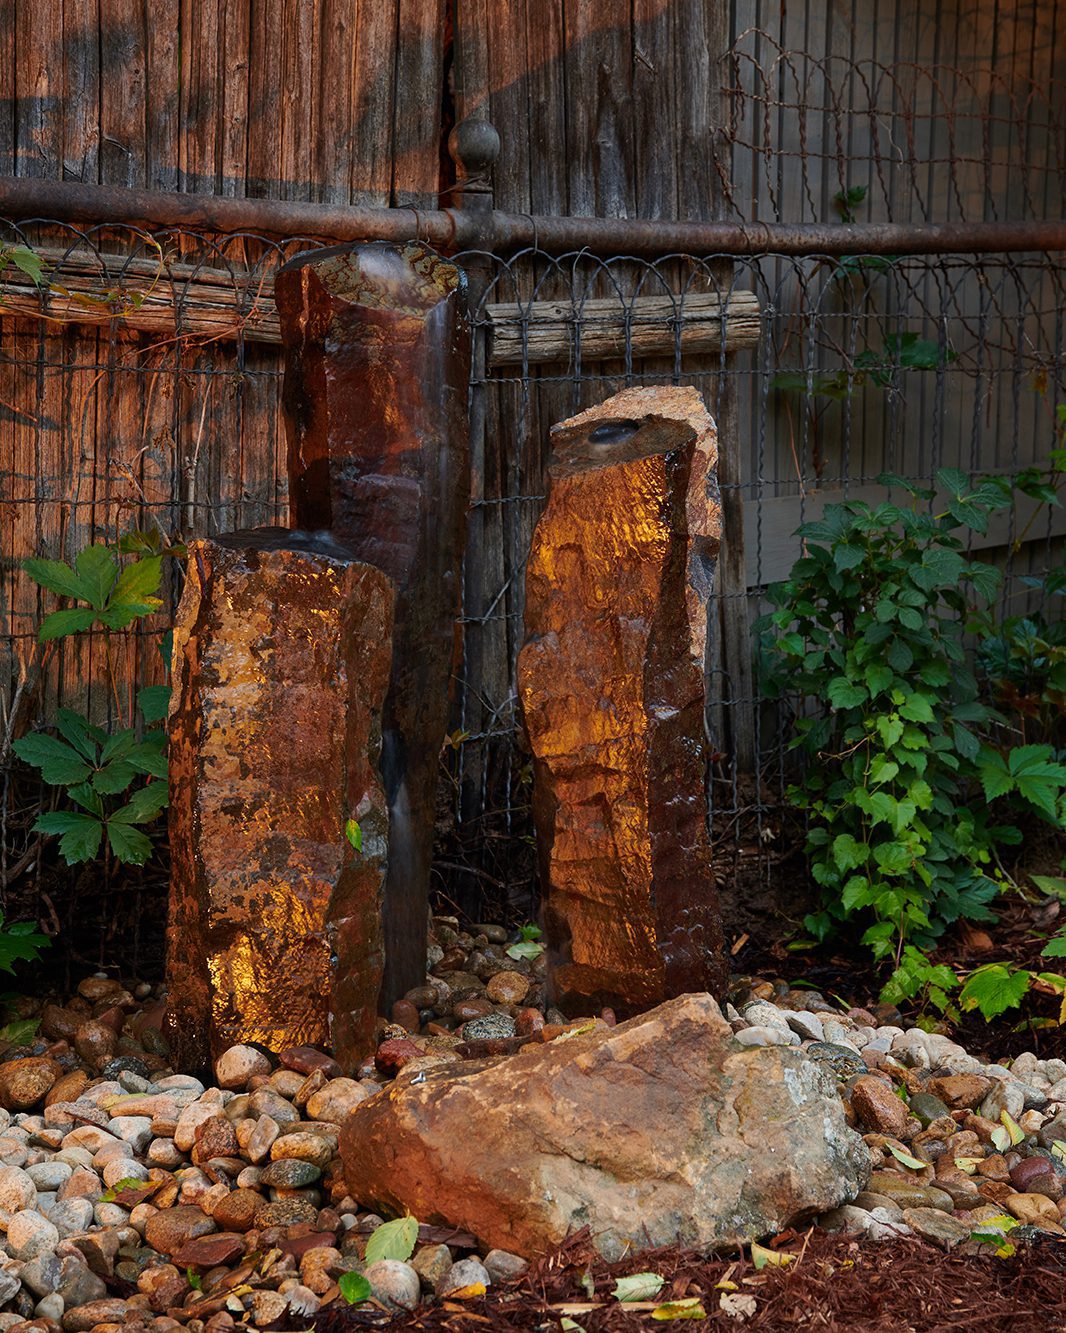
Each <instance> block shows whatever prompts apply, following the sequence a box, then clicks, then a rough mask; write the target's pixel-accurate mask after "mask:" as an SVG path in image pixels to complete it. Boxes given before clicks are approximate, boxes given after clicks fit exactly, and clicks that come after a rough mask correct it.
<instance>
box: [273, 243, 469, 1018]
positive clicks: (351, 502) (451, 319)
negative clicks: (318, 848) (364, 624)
mask: <svg viewBox="0 0 1066 1333" xmlns="http://www.w3.org/2000/svg"><path fill="white" fill-rule="evenodd" d="M274 292H275V298H276V301H277V306H278V312H279V314H280V317H281V330H282V337H283V340H284V342H285V348H286V363H285V391H284V404H285V413H286V426H287V431H288V442H289V487H290V495H291V504H292V521H293V524H294V526H296V527H299V528H328V529H330V530H332V532H333V533H334V535H335V536H336V537H337V539H338V540H339V541H342V542H344V544H345V545H346V546H348V547H350V549H351V550H352V551H353V552H354V554H355V555H356V556H357V558H358V559H360V560H365V561H366V562H367V563H368V564H371V565H375V566H376V567H377V568H379V569H381V570H384V572H385V573H386V574H388V575H389V577H390V578H391V579H392V580H393V582H394V584H395V586H396V589H397V603H396V630H395V637H394V641H393V646H394V656H393V666H392V679H391V685H390V689H389V695H388V698H387V700H386V704H385V715H384V720H383V746H382V776H383V778H384V782H385V789H386V793H387V796H388V803H389V817H390V824H391V830H392V839H391V846H390V849H389V864H388V872H387V873H388V880H387V884H386V891H385V901H386V921H385V932H386V978H385V986H384V994H383V1001H384V1004H385V1009H386V1011H387V1008H388V1006H389V1005H391V1004H392V1003H393V1001H395V1000H397V999H399V998H400V997H401V996H402V995H403V994H404V992H405V991H407V990H409V989H410V988H411V987H412V986H417V985H419V984H420V983H421V981H422V978H423V965H424V960H425V952H426V919H427V904H428V897H429V873H430V857H431V853H432V842H433V830H434V823H435V809H434V806H435V793H436V783H437V771H438V762H439V755H440V747H441V744H442V742H443V739H444V735H445V731H446V729H447V721H448V703H449V682H450V678H451V675H452V670H453V664H454V661H455V650H456V617H457V615H458V611H459V580H460V567H461V560H462V550H463V540H464V533H465V519H466V509H467V504H468V501H469V494H470V479H469V446H468V439H467V414H466V404H467V387H468V378H469V365H470V334H469V327H468V325H467V322H466V316H465V279H464V278H463V275H462V272H461V271H460V270H459V269H458V268H456V267H455V265H454V264H449V263H447V262H446V261H445V260H443V259H441V258H440V256H438V255H437V254H435V253H434V252H433V251H432V250H430V249H428V248H427V247H425V246H422V245H417V244H413V245H407V246H395V245H385V244H376V245H355V246H338V247H336V248H333V249H328V250H318V251H315V252H313V253H311V254H307V255H303V256H300V257H298V258H297V259H295V260H293V261H291V262H290V263H289V264H286V265H285V266H284V268H282V269H281V270H279V272H278V274H277V277H276V279H275V286H274Z"/></svg>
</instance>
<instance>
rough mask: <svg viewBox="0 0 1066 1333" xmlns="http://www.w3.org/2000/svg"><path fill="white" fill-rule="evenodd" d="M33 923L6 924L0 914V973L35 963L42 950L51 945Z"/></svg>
mask: <svg viewBox="0 0 1066 1333" xmlns="http://www.w3.org/2000/svg"><path fill="white" fill-rule="evenodd" d="M51 942H52V941H51V940H50V939H49V938H48V936H47V935H42V934H40V932H39V931H38V930H37V929H36V928H35V927H34V925H33V922H32V921H14V922H12V923H11V924H10V925H7V924H5V922H4V914H3V912H0V972H12V973H13V972H14V970H15V964H16V963H35V962H37V960H38V958H39V957H40V952H41V950H42V949H45V948H47V947H48V945H49V944H51Z"/></svg>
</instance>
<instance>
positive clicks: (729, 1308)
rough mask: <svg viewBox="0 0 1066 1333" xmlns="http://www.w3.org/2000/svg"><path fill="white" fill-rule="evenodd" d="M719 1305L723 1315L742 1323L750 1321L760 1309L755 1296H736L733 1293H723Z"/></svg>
mask: <svg viewBox="0 0 1066 1333" xmlns="http://www.w3.org/2000/svg"><path fill="white" fill-rule="evenodd" d="M718 1304H719V1306H720V1307H721V1310H722V1313H723V1314H725V1315H728V1316H729V1318H730V1319H737V1320H740V1321H741V1322H743V1321H744V1320H745V1319H750V1318H751V1317H752V1315H753V1314H754V1313H755V1311H756V1310H757V1309H758V1308H759V1306H758V1302H757V1301H756V1300H755V1297H754V1296H748V1295H746V1294H743V1293H741V1294H740V1295H737V1296H734V1295H733V1294H732V1293H731V1292H723V1293H722V1296H721V1298H720V1300H719V1302H718Z"/></svg>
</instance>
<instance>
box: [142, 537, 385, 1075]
mask: <svg viewBox="0 0 1066 1333" xmlns="http://www.w3.org/2000/svg"><path fill="white" fill-rule="evenodd" d="M188 569H189V575H188V578H187V580H186V583H185V591H184V594H183V596H182V599H181V605H180V607H179V609H178V614H177V620H176V623H175V627H174V692H173V699H172V703H171V714H170V789H171V801H170V847H171V857H172V872H171V904H170V925H169V950H168V968H169V970H168V1003H169V1006H170V1007H169V1011H168V1030H169V1034H170V1037H171V1041H172V1045H173V1048H174V1050H175V1052H176V1054H177V1057H178V1059H179V1060H180V1061H181V1062H182V1063H184V1064H186V1065H189V1066H192V1067H196V1066H199V1065H202V1064H203V1063H205V1062H206V1057H207V1055H208V1051H207V1049H206V1048H207V1045H208V1044H209V1045H210V1048H211V1050H212V1052H213V1053H214V1054H215V1055H216V1056H221V1055H222V1054H223V1052H224V1051H225V1050H226V1049H227V1048H228V1047H232V1046H234V1045H240V1044H247V1042H249V1041H255V1042H260V1043H262V1044H264V1045H266V1046H268V1047H269V1048H271V1049H272V1050H278V1049H280V1048H281V1047H284V1046H289V1045H294V1044H298V1043H302V1042H310V1043H315V1044H319V1043H320V1044H331V1045H333V1046H334V1048H335V1049H336V1051H337V1053H338V1055H339V1056H340V1057H341V1058H342V1059H343V1060H344V1061H345V1062H346V1063H347V1064H350V1065H352V1067H354V1066H355V1065H356V1064H357V1063H358V1060H359V1058H360V1057H361V1056H364V1055H366V1054H367V1053H368V1052H369V1051H371V1050H372V1049H373V1044H374V1042H373V1037H374V1022H375V1019H376V1015H377V998H378V991H379V989H380V984H381V968H382V933H381V932H382V926H381V896H382V886H383V882H384V866H385V853H386V831H387V816H386V812H385V797H384V792H383V789H382V785H381V779H380V777H379V775H378V769H377V764H378V758H379V750H380V720H379V719H380V710H381V707H382V703H383V700H384V695H385V689H386V686H387V684H388V672H389V663H390V660H391V635H392V606H393V594H392V589H391V587H390V585H389V582H388V580H387V579H386V578H385V576H384V575H383V574H382V573H381V572H380V571H379V570H377V569H374V568H372V567H371V566H369V565H365V564H362V563H360V562H359V561H356V560H354V559H352V558H351V556H350V553H349V552H347V551H346V550H345V549H344V548H342V547H340V546H338V545H337V543H336V542H335V541H333V540H332V539H331V538H330V537H329V536H328V534H318V535H314V534H312V535H308V534H307V533H295V534H294V533H290V532H288V531H286V530H283V529H280V528H267V529H260V530H258V531H257V532H255V533H235V534H233V535H231V536H227V537H222V538H219V539H218V540H216V541H206V540H205V541H199V542H195V543H193V544H192V546H191V548H190V556H189V566H188ZM310 646H313V651H311V650H310ZM251 756H254V762H250V757H251ZM348 821H354V822H355V825H356V826H357V827H358V830H359V833H358V836H356V835H355V834H352V836H351V837H348V836H346V835H345V829H346V827H347V826H348ZM353 839H354V841H358V842H360V844H361V845H360V848H358V849H357V847H356V846H355V845H353Z"/></svg>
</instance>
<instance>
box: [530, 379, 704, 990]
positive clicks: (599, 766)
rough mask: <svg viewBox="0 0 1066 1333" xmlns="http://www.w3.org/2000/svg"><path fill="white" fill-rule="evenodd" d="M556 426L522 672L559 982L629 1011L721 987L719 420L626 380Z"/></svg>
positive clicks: (680, 394) (696, 403)
mask: <svg viewBox="0 0 1066 1333" xmlns="http://www.w3.org/2000/svg"><path fill="white" fill-rule="evenodd" d="M552 444H553V455H552V463H551V466H550V468H549V478H550V486H549V495H548V502H547V506H546V508H545V510H544V513H543V515H542V516H541V519H540V521H539V522H538V524H537V528H536V532H535V534H534V537H533V548H532V552H531V554H530V559H529V565H528V569H527V575H526V622H525V629H526V639H525V644H524V646H523V648H522V651H521V654H520V655H519V659H518V682H519V691H520V695H521V699H522V707H523V710H524V714H525V722H526V729H527V731H528V734H529V740H530V744H531V746H532V749H533V756H534V797H533V814H534V820H535V824H536V831H537V841H538V848H539V855H540V864H541V892H542V894H543V896H544V904H545V906H544V914H545V924H546V935H547V942H548V947H549V951H550V958H551V962H552V970H551V978H552V987H553V991H554V995H555V998H556V1001H557V1003H559V1004H560V1005H561V1007H563V1008H564V1009H568V1010H569V1011H571V1012H578V1013H587V1012H590V1011H591V1010H592V1009H593V1007H594V1006H599V1005H602V1004H608V1005H611V1006H612V1007H614V1008H617V1009H620V1010H621V1011H622V1012H628V1013H633V1012H635V1011H638V1010H641V1009H646V1008H648V1007H650V1006H651V1005H654V1004H657V1003H659V1002H660V1001H661V1000H663V999H664V998H666V997H668V996H673V995H679V994H682V993H684V992H686V991H710V992H712V993H717V994H721V991H722V987H723V984H724V981H725V979H726V976H727V969H726V965H725V962H724V952H723V946H722V934H721V924H720V921H719V916H718V903H717V894H716V892H715V887H714V880H713V878H712V875H711V866H710V846H709V842H708V837H707V796H706V785H705V784H706V776H707V775H706V764H707V753H706V743H705V738H704V654H705V650H706V640H707V599H708V597H709V594H710V591H711V582H712V579H713V575H714V565H715V559H716V556H717V552H718V544H719V534H720V531H721V523H720V518H721V507H720V503H719V499H718V488H717V482H716V479H715V463H716V460H717V434H716V431H715V426H714V422H713V421H712V420H711V418H710V416H709V415H708V413H707V410H706V408H705V407H704V405H703V400H702V399H701V398H700V395H699V393H698V392H697V391H696V390H695V389H693V388H652V389H629V390H627V391H626V392H624V393H620V394H617V395H616V396H615V397H614V398H610V399H608V400H607V402H605V403H603V404H601V405H600V406H598V407H595V408H592V409H590V410H589V411H586V412H583V413H581V414H580V415H579V416H576V417H573V418H572V419H571V420H570V421H566V422H563V423H562V424H561V425H559V426H557V427H555V429H554V430H553V431H552Z"/></svg>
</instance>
